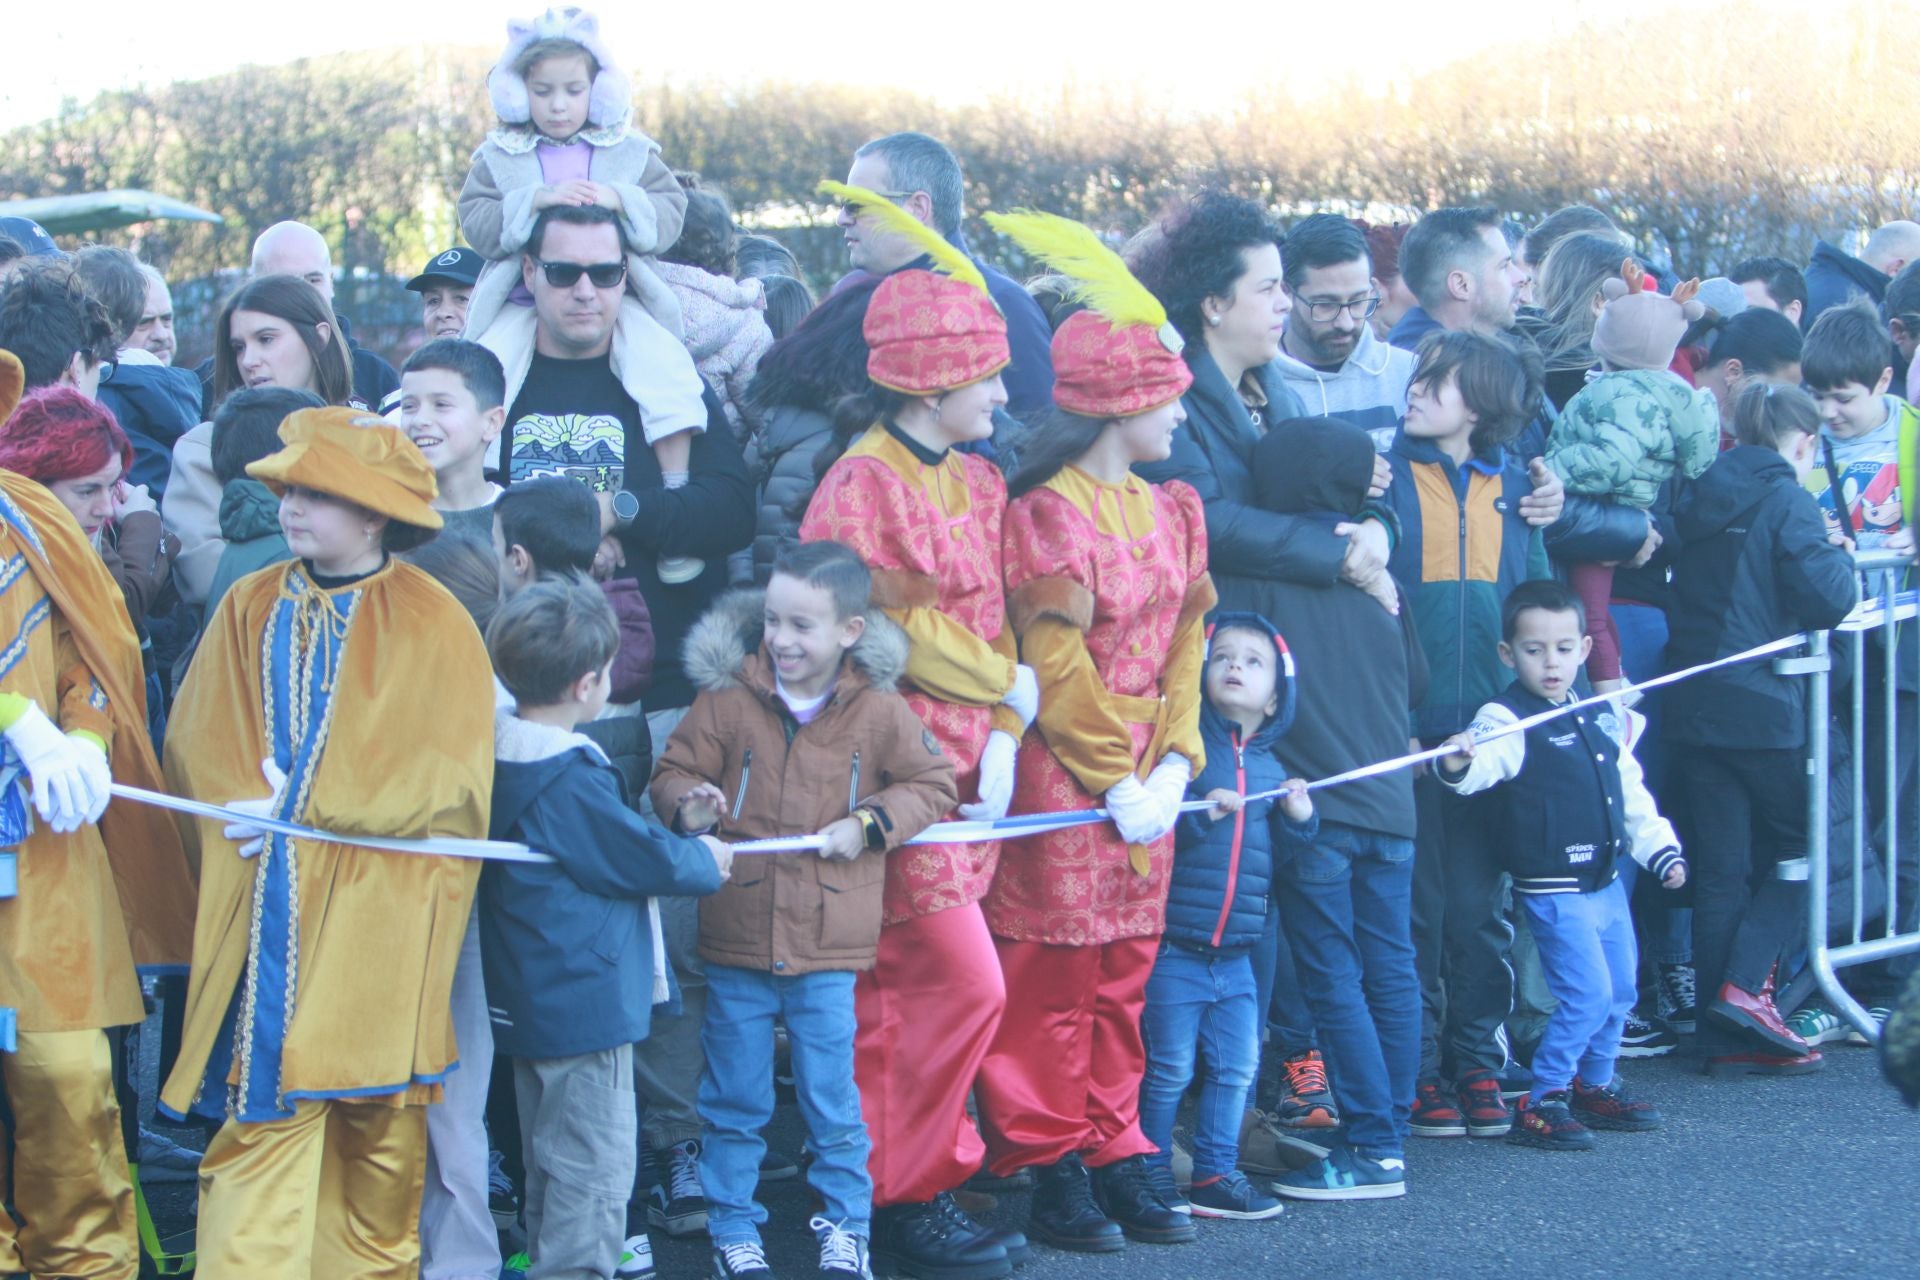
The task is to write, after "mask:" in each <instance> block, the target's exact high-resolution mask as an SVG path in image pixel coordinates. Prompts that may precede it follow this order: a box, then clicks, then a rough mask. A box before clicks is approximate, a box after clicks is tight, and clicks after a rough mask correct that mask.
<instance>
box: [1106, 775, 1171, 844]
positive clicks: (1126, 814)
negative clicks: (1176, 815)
mask: <svg viewBox="0 0 1920 1280" xmlns="http://www.w3.org/2000/svg"><path fill="white" fill-rule="evenodd" d="M1106 810H1107V816H1108V817H1109V818H1111V819H1113V825H1114V827H1115V828H1117V829H1118V830H1119V832H1120V838H1121V839H1122V840H1125V841H1126V842H1127V843H1128V844H1152V843H1153V842H1154V841H1155V840H1158V839H1159V838H1160V837H1161V836H1163V835H1165V834H1167V832H1169V831H1171V830H1173V824H1172V823H1171V822H1168V821H1167V815H1166V811H1165V809H1164V808H1163V807H1162V806H1161V804H1160V802H1159V801H1158V800H1156V799H1155V798H1154V795H1153V793H1152V792H1151V791H1149V790H1147V788H1146V787H1145V786H1143V785H1142V784H1141V782H1140V779H1138V778H1136V777H1134V776H1133V775H1132V774H1128V775H1127V776H1126V777H1124V778H1122V779H1120V781H1118V782H1116V783H1114V784H1113V785H1112V786H1111V787H1109V788H1107V800H1106Z"/></svg>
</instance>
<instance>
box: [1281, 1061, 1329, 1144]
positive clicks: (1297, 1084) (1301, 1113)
mask: <svg viewBox="0 0 1920 1280" xmlns="http://www.w3.org/2000/svg"><path fill="white" fill-rule="evenodd" d="M1280 1072H1281V1075H1280V1101H1279V1103H1278V1104H1277V1105H1276V1106H1275V1107H1274V1109H1273V1118H1274V1119H1275V1120H1276V1121H1278V1122H1279V1123H1280V1124H1283V1125H1285V1126H1286V1127H1287V1128H1289V1129H1335V1128H1338V1127H1339V1125H1340V1110H1339V1107H1338V1105H1337V1104H1336V1103H1335V1102H1334V1100H1333V1091H1332V1090H1331V1089H1329V1088H1328V1087H1327V1063H1326V1059H1324V1058H1322V1057H1321V1056H1320V1052H1319V1050H1317V1049H1309V1050H1307V1051H1306V1052H1305V1053H1297V1054H1295V1055H1294V1056H1293V1057H1291V1058H1287V1059H1284V1060H1282V1062H1281V1063H1280Z"/></svg>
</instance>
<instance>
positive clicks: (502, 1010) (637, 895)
mask: <svg viewBox="0 0 1920 1280" xmlns="http://www.w3.org/2000/svg"><path fill="white" fill-rule="evenodd" d="M494 751H495V755H496V759H495V762H494V773H493V818H492V822H491V824H490V828H489V833H490V835H491V837H492V838H493V839H495V840H519V841H522V842H524V843H526V844H527V845H528V846H530V847H532V848H534V849H537V850H539V851H540V852H542V853H549V854H552V855H553V856H554V858H556V859H558V862H557V864H554V863H545V864H534V863H521V862H489V863H488V864H487V868H486V870H485V871H484V872H483V873H482V874H481V877H480V900H479V905H478V908H477V909H478V910H479V911H480V952H481V961H482V964H483V966H484V968H485V972H486V980H487V1004H488V1005H489V1006H490V1008H491V1011H492V1015H493V1038H494V1044H495V1046H496V1047H497V1048H498V1050H499V1051H500V1052H501V1053H504V1054H507V1055H509V1056H512V1057H517V1058H569V1057H574V1056H576V1055H578V1054H583V1053H594V1052H596V1051H598V1050H601V1049H612V1048H616V1047H618V1046H620V1045H623V1044H632V1043H634V1042H635V1041H638V1040H644V1039H646V1036H647V1030H648V1027H649V1025H650V1024H651V1021H652V1014H653V1004H654V998H653V997H654V988H653V972H654V957H653V930H652V927H651V925H650V924H649V923H648V920H647V898H648V897H649V896H650V895H655V894H679V895H688V896H691V895H705V894H709V893H713V892H714V891H715V890H717V889H719V887H720V873H719V871H718V869H717V868H716V867H715V866H714V864H713V856H712V855H711V854H709V853H708V852H707V850H706V848H705V847H704V846H703V845H702V844H701V843H700V842H699V841H698V840H695V839H691V838H689V837H687V836H677V835H674V834H672V833H671V832H669V831H666V830H664V829H663V828H661V827H658V826H656V825H655V824H653V823H651V822H648V821H647V820H646V819H644V818H642V817H641V816H640V815H639V814H637V813H635V812H634V811H633V810H632V809H630V808H628V807H627V803H626V800H625V798H624V796H623V795H622V788H621V784H620V775H619V773H618V772H617V771H616V770H615V769H614V767H613V766H612V765H611V764H609V763H607V760H606V757H605V756H603V755H601V754H600V751H599V749H598V748H597V747H595V746H593V745H592V744H591V743H590V742H589V741H588V740H587V739H586V738H584V737H582V736H580V735H578V734H572V733H566V732H564V731H562V730H559V729H554V728H550V727H548V726H546V725H538V724H533V723H530V722H529V721H526V720H521V719H519V718H517V717H515V716H512V715H509V714H506V713H504V712H503V713H502V714H501V715H500V717H499V720H498V722H497V731H496V735H495V747H494Z"/></svg>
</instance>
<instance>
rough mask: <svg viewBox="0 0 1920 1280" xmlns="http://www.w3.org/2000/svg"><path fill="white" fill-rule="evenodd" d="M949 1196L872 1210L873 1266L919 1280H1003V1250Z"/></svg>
mask: <svg viewBox="0 0 1920 1280" xmlns="http://www.w3.org/2000/svg"><path fill="white" fill-rule="evenodd" d="M970 1227H977V1224H975V1223H974V1222H973V1220H972V1219H971V1218H968V1217H967V1216H966V1215H965V1214H963V1213H961V1212H960V1210H959V1207H958V1206H956V1205H955V1204H954V1203H953V1201H952V1200H951V1199H949V1198H948V1197H946V1196H939V1197H936V1198H935V1199H933V1200H929V1201H926V1202H924V1203H921V1204H895V1205H887V1206H885V1207H883V1208H879V1209H875V1210H874V1211H873V1240H872V1244H871V1251H872V1254H873V1261H874V1265H875V1268H876V1269H877V1270H880V1271H882V1272H885V1273H889V1274H893V1275H902V1276H915V1277H918V1280H1004V1278H1005V1277H1007V1276H1010V1275H1012V1274H1013V1264H1012V1263H1011V1262H1009V1261H1007V1251H1006V1250H1005V1249H1004V1248H1002V1247H1001V1246H1000V1244H999V1243H998V1242H996V1241H994V1240H992V1239H990V1238H988V1237H986V1236H984V1235H982V1234H980V1233H979V1232H978V1231H977V1229H976V1230H969V1229H968V1228H970Z"/></svg>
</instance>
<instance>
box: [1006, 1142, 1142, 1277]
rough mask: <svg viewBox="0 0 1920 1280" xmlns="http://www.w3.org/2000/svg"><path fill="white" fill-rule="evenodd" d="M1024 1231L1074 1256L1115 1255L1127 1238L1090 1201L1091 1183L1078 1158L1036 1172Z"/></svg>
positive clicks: (1118, 1227) (1074, 1157) (1073, 1157)
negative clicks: (1072, 1252)
mask: <svg viewBox="0 0 1920 1280" xmlns="http://www.w3.org/2000/svg"><path fill="white" fill-rule="evenodd" d="M1038 1172H1039V1175H1040V1176H1039V1178H1038V1179H1037V1185H1036V1186H1035V1187H1034V1191H1033V1211H1032V1214H1031V1215H1030V1216H1029V1217H1028V1219H1027V1230H1028V1231H1030V1232H1032V1233H1033V1234H1034V1235H1035V1236H1036V1237H1038V1238H1039V1239H1040V1240H1041V1241H1042V1242H1043V1243H1046V1244H1050V1245H1052V1246H1053V1247H1054V1248H1056V1249H1071V1250H1073V1251H1074V1252H1076V1253H1118V1252H1119V1251H1120V1250H1122V1249H1124V1248H1126V1247H1127V1238H1126V1237H1125V1236H1124V1235H1122V1234H1121V1233H1120V1226H1119V1224H1118V1223H1116V1222H1113V1221H1111V1220H1110V1219H1109V1218H1108V1217H1107V1216H1106V1215H1105V1214H1103V1213H1101V1212H1100V1209H1099V1206H1097V1205H1095V1204H1094V1202H1093V1184H1092V1183H1091V1182H1090V1181H1089V1180H1088V1178H1087V1167H1086V1166H1085V1165H1083V1164H1081V1163H1080V1157H1079V1156H1078V1155H1071V1156H1065V1157H1063V1158H1062V1159H1061V1160H1060V1161H1059V1162H1058V1163H1055V1164H1050V1165H1047V1166H1045V1167H1044V1168H1042V1169H1040V1170H1039V1171H1038Z"/></svg>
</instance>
